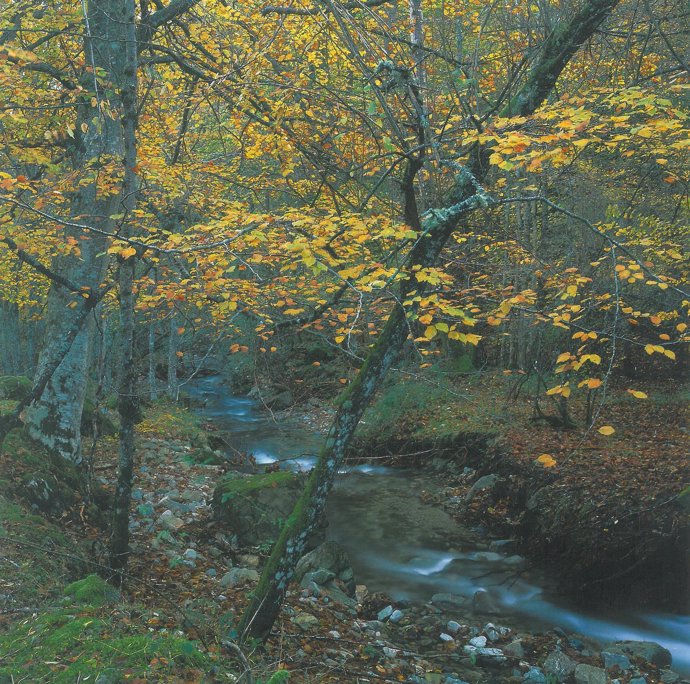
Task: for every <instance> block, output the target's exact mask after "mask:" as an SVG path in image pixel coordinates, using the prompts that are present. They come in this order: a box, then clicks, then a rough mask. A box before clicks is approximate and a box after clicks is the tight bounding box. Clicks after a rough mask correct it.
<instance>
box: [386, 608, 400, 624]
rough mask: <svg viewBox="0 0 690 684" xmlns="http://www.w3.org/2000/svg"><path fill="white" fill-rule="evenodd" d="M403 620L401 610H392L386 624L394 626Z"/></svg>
mask: <svg viewBox="0 0 690 684" xmlns="http://www.w3.org/2000/svg"><path fill="white" fill-rule="evenodd" d="M402 618H403V612H402V610H394V611H393V612H392V613H391V616H390V617H389V618H388V622H392V623H393V624H394V625H395V624H397V623H398V622H400V620H402Z"/></svg>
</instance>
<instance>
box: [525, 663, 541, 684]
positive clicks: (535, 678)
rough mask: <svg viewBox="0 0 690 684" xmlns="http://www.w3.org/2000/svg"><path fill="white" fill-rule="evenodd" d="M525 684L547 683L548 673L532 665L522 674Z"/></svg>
mask: <svg viewBox="0 0 690 684" xmlns="http://www.w3.org/2000/svg"><path fill="white" fill-rule="evenodd" d="M522 681H523V682H525V684H546V675H545V674H544V673H543V672H542V671H541V670H540V669H539V668H538V667H530V669H529V670H527V672H525V674H524V675H523V676H522Z"/></svg>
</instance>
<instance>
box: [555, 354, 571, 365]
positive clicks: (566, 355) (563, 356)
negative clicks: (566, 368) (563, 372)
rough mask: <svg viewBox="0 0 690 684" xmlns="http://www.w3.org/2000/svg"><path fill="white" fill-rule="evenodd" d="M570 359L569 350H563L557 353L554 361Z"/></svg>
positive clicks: (559, 361)
mask: <svg viewBox="0 0 690 684" xmlns="http://www.w3.org/2000/svg"><path fill="white" fill-rule="evenodd" d="M569 360H570V352H563V353H562V354H559V356H558V358H557V359H556V363H563V362H564V361H569Z"/></svg>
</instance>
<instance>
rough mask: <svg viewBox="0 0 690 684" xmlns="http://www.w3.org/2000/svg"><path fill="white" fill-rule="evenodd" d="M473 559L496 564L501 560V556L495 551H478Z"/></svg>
mask: <svg viewBox="0 0 690 684" xmlns="http://www.w3.org/2000/svg"><path fill="white" fill-rule="evenodd" d="M474 557H475V559H476V560H478V561H485V562H487V563H496V562H498V561H500V560H503V556H502V555H501V554H500V553H496V552H495V551H480V552H479V553H477V554H475V556H474Z"/></svg>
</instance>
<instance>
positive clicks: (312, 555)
mask: <svg viewBox="0 0 690 684" xmlns="http://www.w3.org/2000/svg"><path fill="white" fill-rule="evenodd" d="M318 570H328V571H330V572H331V573H333V575H334V576H335V579H336V580H339V581H340V582H341V583H342V585H343V587H344V589H345V592H346V593H347V595H348V596H354V595H355V589H356V584H355V579H354V573H353V571H352V565H351V564H350V559H349V558H348V557H347V553H345V550H344V549H343V548H342V547H341V546H340V545H339V544H337V543H336V542H334V541H327V542H324V543H323V544H320V545H319V546H317V547H316V548H315V549H313V550H312V551H310V552H309V553H307V554H306V555H305V556H302V558H300V560H299V562H298V563H297V566H296V567H295V581H296V582H301V581H302V579H303V578H304V576H305V575H306V574H307V573H309V572H315V571H318Z"/></svg>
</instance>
